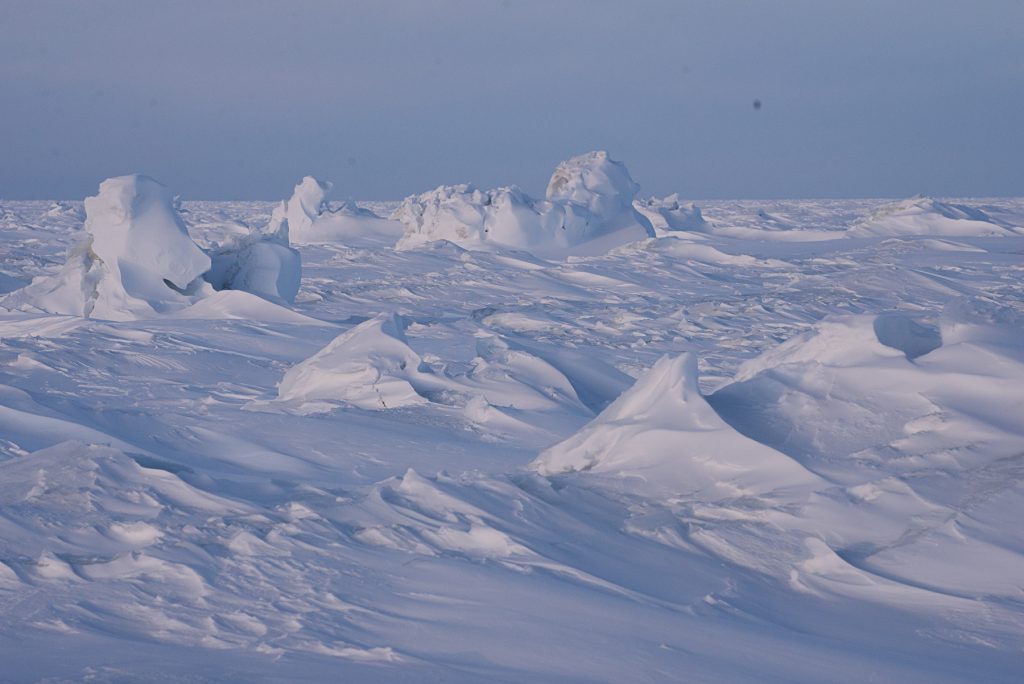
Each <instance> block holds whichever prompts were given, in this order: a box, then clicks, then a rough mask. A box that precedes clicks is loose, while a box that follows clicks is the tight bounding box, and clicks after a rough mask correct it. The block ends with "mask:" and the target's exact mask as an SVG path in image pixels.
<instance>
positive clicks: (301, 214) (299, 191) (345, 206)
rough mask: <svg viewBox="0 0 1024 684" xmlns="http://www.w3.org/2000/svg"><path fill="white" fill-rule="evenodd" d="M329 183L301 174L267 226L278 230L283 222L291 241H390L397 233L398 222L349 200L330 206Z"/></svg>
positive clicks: (398, 232) (399, 231)
mask: <svg viewBox="0 0 1024 684" xmlns="http://www.w3.org/2000/svg"><path fill="white" fill-rule="evenodd" d="M333 187H334V186H333V184H332V183H330V182H326V181H319V180H317V179H316V178H314V177H312V176H306V177H305V178H303V179H302V181H301V182H300V183H299V184H298V185H296V186H295V191H294V192H293V193H292V196H291V198H290V199H288V200H284V201H282V202H281V203H280V204H279V205H278V206H277V207H275V208H274V212H273V214H272V216H271V225H270V229H269V230H270V231H271V232H278V231H280V230H281V226H282V225H283V224H285V223H287V226H288V228H287V231H288V234H289V237H290V239H291V241H292V242H294V243H295V244H299V245H305V244H318V243H330V242H342V243H346V242H352V241H356V242H363V241H366V240H370V241H375V242H382V243H387V244H394V242H395V241H396V240H397V239H398V238H399V236H401V234H402V226H401V225H400V224H398V223H396V222H394V221H390V220H388V219H385V218H382V217H380V216H377V214H375V213H373V212H372V211H370V210H369V209H363V208H361V207H359V206H358V205H357V204H356V203H355V202H353V201H352V200H346V201H345V202H343V203H342V204H341V206H340V207H337V208H334V209H332V208H331V206H330V205H329V204H328V202H327V196H328V195H329V194H330V192H331V190H332V189H333Z"/></svg>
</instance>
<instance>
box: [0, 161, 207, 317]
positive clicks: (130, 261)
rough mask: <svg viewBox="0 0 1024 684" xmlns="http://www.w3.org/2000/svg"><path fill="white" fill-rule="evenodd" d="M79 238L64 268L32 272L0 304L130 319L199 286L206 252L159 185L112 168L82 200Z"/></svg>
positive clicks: (180, 299) (174, 303)
mask: <svg viewBox="0 0 1024 684" xmlns="http://www.w3.org/2000/svg"><path fill="white" fill-rule="evenodd" d="M85 214H86V218H85V231H86V236H85V238H84V239H83V240H82V241H80V242H79V243H78V244H76V245H75V246H73V247H72V248H71V249H69V250H68V254H67V260H66V263H65V266H64V268H63V269H62V270H61V271H60V272H59V273H58V274H56V275H54V276H49V277H41V278H38V279H35V280H34V281H33V282H32V285H31V286H29V287H28V288H26V289H25V290H22V291H19V292H18V293H16V294H14V295H11V296H10V297H9V298H8V299H7V300H5V301H6V302H7V304H6V306H8V307H9V308H11V307H18V308H25V307H31V308H35V309H39V310H43V311H48V312H50V313H64V314H71V315H75V316H86V317H88V316H93V317H96V318H108V319H111V320H130V319H132V318H136V317H141V316H147V315H152V314H154V313H156V312H161V311H166V310H170V309H172V308H176V307H177V308H180V307H181V306H185V305H187V303H188V296H189V295H190V294H194V293H196V292H197V291H198V290H199V289H200V288H201V284H200V283H201V281H200V280H199V279H200V276H202V274H203V273H205V272H206V271H208V270H209V269H210V258H209V257H208V256H207V255H206V254H204V253H203V251H202V250H201V249H200V248H199V247H198V246H197V245H196V244H195V243H194V242H193V241H192V239H191V238H190V237H189V234H188V229H187V228H186V227H185V224H184V223H183V222H182V220H181V217H180V216H179V215H178V212H177V210H176V209H175V207H174V204H173V198H172V196H171V195H170V193H169V191H168V190H167V188H165V187H164V186H163V185H161V184H160V183H158V182H157V181H155V180H153V179H152V178H149V177H148V176H140V175H134V176H120V177H118V178H109V179H107V180H105V181H103V183H101V184H100V191H99V194H98V195H96V196H95V197H89V198H87V199H86V200H85Z"/></svg>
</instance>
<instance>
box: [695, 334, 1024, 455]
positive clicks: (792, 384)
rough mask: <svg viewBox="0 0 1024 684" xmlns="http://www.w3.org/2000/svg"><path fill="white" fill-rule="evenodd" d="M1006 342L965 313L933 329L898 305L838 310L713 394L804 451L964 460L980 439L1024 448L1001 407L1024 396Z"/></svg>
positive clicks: (742, 424)
mask: <svg viewBox="0 0 1024 684" xmlns="http://www.w3.org/2000/svg"><path fill="white" fill-rule="evenodd" d="M1007 341H1008V339H1007V337H1006V336H1005V334H1004V329H1003V328H1002V327H997V328H991V327H990V326H987V325H984V324H978V323H972V322H969V321H964V320H963V319H962V318H961V319H959V320H955V321H943V322H942V326H941V329H940V328H938V327H937V326H935V325H933V324H930V323H926V322H921V321H917V320H914V319H913V318H911V317H909V316H907V315H905V314H883V315H879V316H870V315H851V316H836V317H832V318H828V319H825V320H823V321H821V322H819V323H818V324H816V325H815V326H814V327H813V328H812V329H811V330H809V331H807V332H805V333H803V334H801V335H798V336H796V337H795V338H792V339H790V340H788V341H787V342H785V343H783V344H781V345H779V346H778V347H777V348H775V349H772V350H769V351H768V352H766V353H764V354H762V355H761V356H759V357H757V358H755V359H752V360H750V361H747V362H746V363H744V364H743V365H741V366H740V368H739V370H738V372H737V373H736V380H735V382H733V383H732V384H730V385H727V386H725V387H723V388H721V389H719V390H718V391H716V392H715V393H714V394H713V395H712V396H711V397H710V401H711V404H712V405H713V406H714V407H715V408H716V410H718V411H719V412H720V413H721V414H722V415H723V416H724V417H725V418H726V419H727V420H729V422H730V423H731V424H733V425H734V426H735V427H737V429H739V430H740V431H741V432H744V434H747V435H748V436H750V437H752V438H754V439H757V440H759V441H762V442H764V443H766V444H769V445H770V446H773V447H775V448H778V449H781V450H783V451H785V452H786V453H789V454H791V455H793V456H795V457H797V458H799V459H800V460H802V461H804V462H808V463H810V462H811V461H816V460H818V459H826V460H828V461H829V462H834V461H835V459H837V458H841V457H843V456H846V455H852V454H859V455H860V456H861V457H864V455H865V454H867V453H868V452H872V453H875V454H882V453H884V454H887V455H886V456H885V457H884V458H883V457H882V456H879V455H876V456H871V457H870V458H883V460H884V462H886V463H889V464H891V465H892V466H893V467H898V468H904V467H909V466H915V467H916V466H920V465H921V464H922V463H924V462H925V461H921V460H917V459H926V460H935V461H936V462H938V463H944V465H945V466H946V467H949V466H954V467H956V466H955V459H954V460H953V461H947V458H949V457H951V456H952V454H954V453H957V458H961V457H962V458H965V459H967V461H968V462H970V460H971V458H972V454H973V451H974V447H972V446H971V445H976V444H979V443H981V442H985V443H986V445H987V446H986V449H985V452H987V453H989V454H998V453H1005V454H1006V455H1012V454H1013V453H1020V450H1021V449H1024V441H1022V440H1021V438H1020V436H1019V435H1017V434H1007V432H1006V428H1007V425H1006V424H1005V423H1004V421H1003V419H1002V418H1000V416H1001V415H1003V410H1002V408H1001V406H1004V405H1006V403H1005V402H1011V403H1012V402H1024V391H1022V390H1021V387H1022V385H1020V384H1019V383H1021V382H1022V381H1024V364H1022V363H1021V361H1020V359H1019V358H1018V357H1019V355H1020V354H1019V348H1020V343H1019V339H1018V341H1017V342H1016V344H1014V345H1011V346H1007ZM994 369H998V371H995V370H994ZM994 397H1000V399H999V400H998V401H996V400H995V399H994ZM929 426H930V427H929ZM923 432H929V433H931V436H930V437H928V438H923V437H922V434H921V433H923ZM1011 432H1012V433H1016V429H1014V430H1012V431H1011ZM999 445H1001V446H999ZM1004 449H1005V451H1004ZM900 453H902V454H903V456H908V455H912V456H913V458H895V457H894V455H895V454H900ZM833 467H838V466H833ZM851 467H852V466H851ZM876 467H877V466H876Z"/></svg>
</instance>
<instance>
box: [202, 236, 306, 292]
mask: <svg viewBox="0 0 1024 684" xmlns="http://www.w3.org/2000/svg"><path fill="white" fill-rule="evenodd" d="M288 235H289V229H288V223H287V222H280V223H272V224H271V225H269V226H267V227H266V228H265V229H263V230H250V232H249V233H248V234H246V235H243V236H236V237H233V238H230V239H228V240H227V241H225V243H224V244H223V245H218V246H217V247H216V248H215V249H213V250H211V252H210V260H211V262H212V263H211V267H210V270H209V271H208V272H207V273H206V274H205V276H204V277H205V278H206V280H207V281H208V282H209V283H210V284H211V285H213V287H214V289H217V290H242V291H243V292H251V293H252V294H255V295H259V296H260V297H263V298H265V299H268V300H270V301H272V302H279V303H283V304H292V303H294V302H295V295H296V294H298V292H299V283H300V282H301V280H302V256H301V255H300V254H299V252H298V250H296V249H293V248H292V247H291V245H290V244H289V239H288Z"/></svg>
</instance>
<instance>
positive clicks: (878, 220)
mask: <svg viewBox="0 0 1024 684" xmlns="http://www.w3.org/2000/svg"><path fill="white" fill-rule="evenodd" d="M1014 234H1015V232H1014V231H1013V230H1011V229H1010V228H1009V227H1007V226H1004V225H1001V224H1000V223H998V222H996V221H995V220H993V219H992V217H990V216H989V215H988V214H986V213H985V212H983V211H981V210H980V209H975V208H973V207H968V206H964V205H962V204H947V203H945V202H940V201H938V200H935V199H932V198H931V197H921V196H918V197H911V198H910V199H906V200H900V201H898V202H890V203H888V204H884V205H882V206H880V207H878V208H876V209H874V210H873V211H871V212H870V213H868V214H867V215H866V216H864V217H863V218H861V219H860V220H859V221H857V222H856V223H854V224H853V225H852V226H851V227H850V229H849V230H848V231H847V235H848V236H849V237H895V236H900V235H936V236H945V237H957V236H976V237H984V236H990V235H992V236H995V235H999V236H1005V235H1014Z"/></svg>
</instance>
